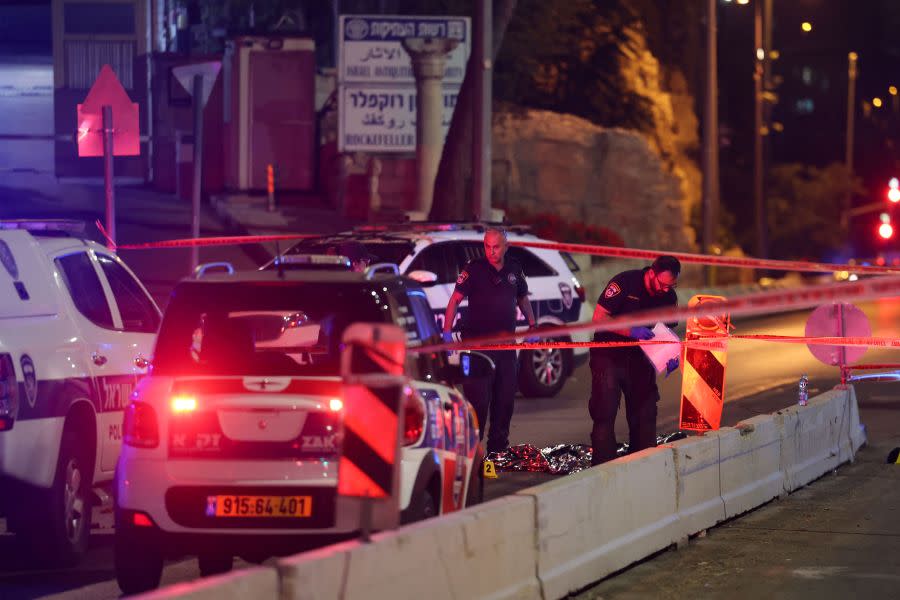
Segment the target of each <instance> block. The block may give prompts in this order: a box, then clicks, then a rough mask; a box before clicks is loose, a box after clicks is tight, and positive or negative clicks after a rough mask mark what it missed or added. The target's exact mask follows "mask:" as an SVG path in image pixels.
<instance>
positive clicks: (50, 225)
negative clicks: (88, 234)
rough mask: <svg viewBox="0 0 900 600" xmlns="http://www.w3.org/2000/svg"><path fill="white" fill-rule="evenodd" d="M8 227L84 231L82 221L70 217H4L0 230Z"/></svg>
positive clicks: (68, 231) (69, 231)
mask: <svg viewBox="0 0 900 600" xmlns="http://www.w3.org/2000/svg"><path fill="white" fill-rule="evenodd" d="M9 229H24V230H25V231H59V232H64V233H84V221H75V220H72V219H4V220H2V221H0V230H9Z"/></svg>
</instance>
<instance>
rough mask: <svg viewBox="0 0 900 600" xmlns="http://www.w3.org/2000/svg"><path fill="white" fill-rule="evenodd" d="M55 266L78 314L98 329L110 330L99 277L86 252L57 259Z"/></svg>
mask: <svg viewBox="0 0 900 600" xmlns="http://www.w3.org/2000/svg"><path fill="white" fill-rule="evenodd" d="M56 265H57V266H58V267H59V271H60V273H62V276H63V279H64V280H65V282H66V287H67V288H68V289H69V294H70V295H71V296H72V301H73V302H74V303H75V308H77V309H78V312H80V313H81V314H83V315H84V316H85V317H87V318H88V319H90V320H91V322H93V323H95V324H97V325H99V326H100V327H105V328H107V329H112V328H113V320H112V313H111V312H110V310H109V304H108V303H107V302H106V296H105V295H104V293H103V286H102V285H101V284H100V277H98V276H97V271H95V270H94V265H93V264H92V263H91V258H90V257H89V256H88V255H87V252H79V253H78V254H70V255H69V256H63V257H62V258H57V259H56Z"/></svg>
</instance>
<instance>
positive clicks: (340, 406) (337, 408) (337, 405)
mask: <svg viewBox="0 0 900 600" xmlns="http://www.w3.org/2000/svg"><path fill="white" fill-rule="evenodd" d="M328 408H329V409H331V412H341V411H342V410H344V401H343V400H341V399H340V398H332V399H331V400H329V401H328Z"/></svg>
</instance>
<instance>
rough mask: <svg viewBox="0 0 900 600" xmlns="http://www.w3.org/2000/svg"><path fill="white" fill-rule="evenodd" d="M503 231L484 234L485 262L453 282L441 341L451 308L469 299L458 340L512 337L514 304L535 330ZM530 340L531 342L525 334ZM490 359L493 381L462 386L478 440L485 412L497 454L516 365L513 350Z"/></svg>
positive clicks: (490, 447) (504, 437)
mask: <svg viewBox="0 0 900 600" xmlns="http://www.w3.org/2000/svg"><path fill="white" fill-rule="evenodd" d="M506 247H507V243H506V233H505V232H504V231H503V230H501V229H496V228H491V229H488V230H486V231H485V234H484V254H485V257H484V258H478V259H475V260H471V261H469V263H468V264H467V265H466V266H465V267H464V268H463V270H462V272H461V273H460V274H459V278H458V279H457V280H456V289H455V290H454V291H453V295H452V296H450V302H449V303H448V304H447V311H446V313H445V314H444V340H445V341H447V342H450V341H452V340H453V338H452V336H451V330H452V328H453V320H454V319H455V318H456V310H457V307H458V306H459V303H460V302H462V300H463V298H465V297H467V296H468V298H469V308H468V310H467V311H466V314H465V315H464V317H463V322H462V327H461V330H462V335H463V339H464V340H465V339H467V338H473V337H479V336H484V335H492V334H499V333H513V332H515V330H516V306H518V307H519V308H520V309H521V310H522V314H523V315H525V318H526V319H527V320H528V325H529V326H530V327H534V325H535V322H534V313H533V312H532V310H531V302H529V301H528V283H527V282H526V281H525V275H524V274H523V273H522V265H520V264H519V263H518V262H516V261H513V260H510V259H507V258H506ZM528 339H529V340H531V339H534V338H533V337H532V336H529V338H528ZM485 354H487V355H488V356H489V357H490V358H491V360H493V361H494V366H495V367H496V371H495V372H494V379H493V381H492V382H488V383H487V384H486V385H481V386H476V385H471V386H466V396H467V398H468V400H469V401H470V402H471V403H472V405H473V406H474V407H475V412H476V414H477V415H478V423H479V427H480V429H481V437H482V438H484V432H485V430H486V429H487V416H488V412H490V419H491V431H490V434H489V435H488V442H487V451H488V453H490V452H501V451H503V450H505V449H506V448H507V447H508V446H509V424H510V422H511V421H512V414H513V405H514V397H515V394H516V384H517V378H516V376H517V363H516V353H515V351H514V350H499V351H494V350H492V351H489V352H485Z"/></svg>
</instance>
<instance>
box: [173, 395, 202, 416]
mask: <svg viewBox="0 0 900 600" xmlns="http://www.w3.org/2000/svg"><path fill="white" fill-rule="evenodd" d="M195 410H197V399H196V398H195V397H193V396H174V397H173V398H172V412H174V413H187V412H194V411H195Z"/></svg>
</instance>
